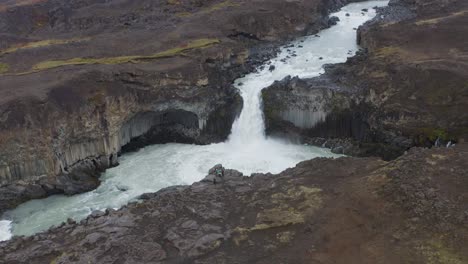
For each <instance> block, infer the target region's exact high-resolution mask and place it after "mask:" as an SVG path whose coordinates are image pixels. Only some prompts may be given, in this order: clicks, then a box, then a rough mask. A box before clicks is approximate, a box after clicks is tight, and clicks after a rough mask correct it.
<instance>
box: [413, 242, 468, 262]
mask: <svg viewBox="0 0 468 264" xmlns="http://www.w3.org/2000/svg"><path fill="white" fill-rule="evenodd" d="M417 250H418V251H419V252H420V253H421V254H422V255H423V257H424V258H425V259H426V263H427V264H467V263H468V259H466V258H464V257H462V256H460V255H458V254H457V253H456V252H454V251H453V250H451V249H450V248H448V247H446V246H445V245H444V244H443V243H442V242H441V241H439V240H430V241H428V242H427V243H424V244H423V245H420V246H418V247H417Z"/></svg>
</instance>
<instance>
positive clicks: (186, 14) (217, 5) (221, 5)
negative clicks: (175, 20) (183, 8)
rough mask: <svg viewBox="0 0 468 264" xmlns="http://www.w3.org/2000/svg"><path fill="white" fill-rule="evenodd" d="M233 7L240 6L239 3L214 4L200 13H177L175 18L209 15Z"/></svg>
mask: <svg viewBox="0 0 468 264" xmlns="http://www.w3.org/2000/svg"><path fill="white" fill-rule="evenodd" d="M235 6H240V4H239V3H233V2H232V1H225V2H221V3H218V4H214V5H212V6H209V7H207V8H204V9H202V10H201V11H199V12H196V13H189V12H181V13H177V14H176V16H178V17H190V16H192V15H193V14H209V13H212V12H214V11H217V10H220V9H223V8H227V7H235Z"/></svg>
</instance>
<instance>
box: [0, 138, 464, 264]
mask: <svg viewBox="0 0 468 264" xmlns="http://www.w3.org/2000/svg"><path fill="white" fill-rule="evenodd" d="M467 154H468V146H467V145H457V146H455V147H452V148H433V149H421V148H415V149H412V150H410V151H409V152H408V153H407V154H406V155H403V156H401V157H400V158H398V159H396V160H393V161H391V162H385V161H382V160H379V159H377V158H339V159H325V158H322V159H314V160H311V161H305V162H302V163H300V164H298V165H297V166H296V167H295V168H292V169H288V170H286V171H284V172H282V173H280V174H278V175H271V174H266V175H265V174H255V175H252V176H251V177H244V176H243V175H242V174H241V173H239V172H237V171H234V170H228V169H226V170H225V171H224V177H220V176H217V183H216V184H213V177H215V175H209V176H207V178H206V179H205V180H202V181H201V182H198V183H195V184H193V185H192V186H177V187H170V188H167V189H164V190H161V191H159V192H157V193H154V194H145V195H143V196H142V197H141V201H139V202H136V203H132V204H129V205H128V206H126V207H124V208H122V209H120V210H118V211H114V210H108V211H106V212H94V213H93V214H92V215H91V216H90V217H88V218H87V219H85V220H82V221H81V222H80V223H74V222H73V221H71V220H70V221H68V222H67V223H63V224H62V225H61V226H60V227H57V228H53V229H51V230H49V231H47V232H45V233H42V234H37V235H34V236H32V237H27V238H25V237H16V238H13V239H12V240H11V241H9V242H3V243H1V244H0V261H2V262H5V263H31V264H33V263H57V264H58V263H86V262H88V261H89V260H92V261H94V262H99V263H114V262H116V261H119V262H122V263H314V262H321V263H376V262H379V263H391V264H394V263H407V262H408V261H411V262H412V263H465V262H466V261H468V255H467V252H466V250H465V249H466V247H467V246H468V245H467V241H468V239H467V238H468V233H467V231H466V228H465V227H466V225H467V224H468V215H467V212H466V204H467V202H468V195H467V189H466V185H467V184H468V178H467V177H466V175H468V170H467V168H466V163H467V162H468V155H467Z"/></svg>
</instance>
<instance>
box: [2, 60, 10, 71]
mask: <svg viewBox="0 0 468 264" xmlns="http://www.w3.org/2000/svg"><path fill="white" fill-rule="evenodd" d="M9 69H10V66H8V64H6V63H2V62H0V74H2V73H5V72H7V71H8V70H9Z"/></svg>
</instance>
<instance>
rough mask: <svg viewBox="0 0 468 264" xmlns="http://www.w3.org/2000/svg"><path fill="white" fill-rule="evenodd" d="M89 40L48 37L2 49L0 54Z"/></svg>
mask: <svg viewBox="0 0 468 264" xmlns="http://www.w3.org/2000/svg"><path fill="white" fill-rule="evenodd" d="M88 40H90V38H73V39H46V40H41V41H35V42H29V43H24V44H18V45H15V46H12V47H9V48H7V49H5V50H0V56H1V55H5V54H8V53H13V52H16V51H18V50H23V49H34V48H40V47H47V46H52V45H64V44H69V43H74V42H82V41H88Z"/></svg>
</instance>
